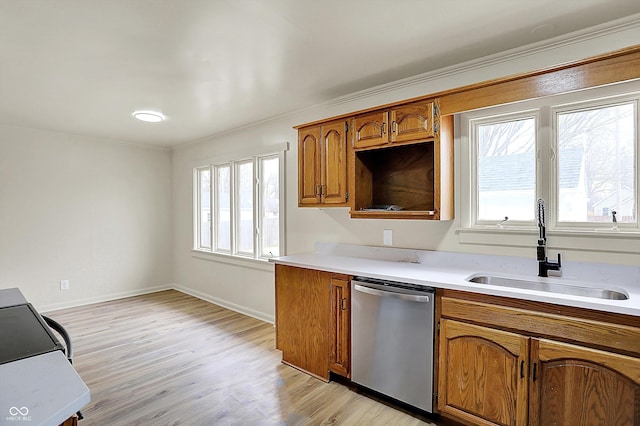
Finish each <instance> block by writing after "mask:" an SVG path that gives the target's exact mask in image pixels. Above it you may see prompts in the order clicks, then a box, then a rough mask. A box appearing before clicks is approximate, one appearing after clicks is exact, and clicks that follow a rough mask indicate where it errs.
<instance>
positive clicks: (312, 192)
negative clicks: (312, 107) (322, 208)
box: [298, 126, 321, 206]
mask: <svg viewBox="0 0 640 426" xmlns="http://www.w3.org/2000/svg"><path fill="white" fill-rule="evenodd" d="M320 149H321V146H320V127H319V126H317V127H310V128H305V129H300V130H299V131H298V205H300V206H303V205H309V204H318V203H320Z"/></svg>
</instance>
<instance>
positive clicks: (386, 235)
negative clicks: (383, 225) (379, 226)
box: [382, 229, 393, 246]
mask: <svg viewBox="0 0 640 426" xmlns="http://www.w3.org/2000/svg"><path fill="white" fill-rule="evenodd" d="M382 244H384V245H385V246H392V245H393V231H392V230H391V229H385V230H384V231H382Z"/></svg>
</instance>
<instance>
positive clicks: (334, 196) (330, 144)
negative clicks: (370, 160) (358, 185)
mask: <svg viewBox="0 0 640 426" xmlns="http://www.w3.org/2000/svg"><path fill="white" fill-rule="evenodd" d="M345 126H346V123H345V121H344V120H338V121H334V122H331V123H328V124H325V125H323V126H322V150H321V157H322V167H321V168H320V169H321V178H320V182H321V185H322V186H321V191H320V192H321V194H322V203H324V204H344V203H346V202H347V135H346V133H347V132H346V128H345Z"/></svg>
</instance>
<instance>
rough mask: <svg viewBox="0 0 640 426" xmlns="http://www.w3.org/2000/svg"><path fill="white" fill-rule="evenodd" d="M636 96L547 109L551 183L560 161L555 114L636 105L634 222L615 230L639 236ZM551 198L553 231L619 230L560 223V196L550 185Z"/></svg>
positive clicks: (595, 224) (609, 225) (608, 226)
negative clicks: (549, 126) (550, 153)
mask: <svg viewBox="0 0 640 426" xmlns="http://www.w3.org/2000/svg"><path fill="white" fill-rule="evenodd" d="M639 97H640V93H635V94H633V95H623V96H613V97H609V98H605V99H596V100H590V101H586V102H578V103H576V102H574V103H570V104H563V105H556V106H554V107H551V108H550V114H549V116H550V118H551V120H552V122H553V127H552V129H553V133H554V135H553V145H552V147H551V149H552V152H553V153H552V155H551V163H550V164H551V171H550V173H551V176H552V179H551V181H552V182H557V181H558V179H559V174H560V171H559V167H560V164H559V160H558V155H557V153H558V151H559V147H558V139H559V138H558V125H557V120H558V114H560V113H563V112H571V111H579V110H588V109H597V108H606V107H608V106H616V105H622V104H628V103H635V114H636V115H635V117H634V120H635V123H636V126H635V129H636V134H635V135H634V138H635V140H636V150H635V158H634V159H633V161H634V168H635V170H636V176H635V177H636V179H635V191H636V197H635V211H636V223H618V224H617V227H618V231H627V232H632V233H640V217H638V206H639V203H640V201H639V198H640V197H639V196H638V195H640V187H639V184H640V170H639V169H638V165H639V164H640V163H639V158H640V146H639V145H638V134H637V133H638V128H639V127H640V121H639V120H638V108H639V107H640V101H639ZM549 189H550V195H549V199H551V200H553V204H554V208H553V209H550V211H549V219H550V227H551V228H552V229H556V230H559V231H566V232H581V231H587V232H588V231H592V230H595V231H598V232H607V231H611V233H615V232H618V231H614V230H613V224H612V223H611V222H601V223H598V222H593V223H589V224H588V226H585V224H584V222H578V223H573V222H567V221H565V222H561V221H560V220H559V211H558V204H559V194H558V188H557V185H553V186H551V187H550V188H549Z"/></svg>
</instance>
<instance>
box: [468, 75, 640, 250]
mask: <svg viewBox="0 0 640 426" xmlns="http://www.w3.org/2000/svg"><path fill="white" fill-rule="evenodd" d="M629 88H630V89H631V90H628V89H629ZM639 90H640V84H638V83H637V82H633V83H629V84H625V85H620V86H619V87H615V88H598V89H592V90H586V91H582V92H577V93H571V94H566V95H559V96H553V97H548V98H544V99H537V100H533V101H527V102H520V103H516V104H512V105H503V106H498V107H493V108H486V109H483V110H478V111H472V112H469V113H465V114H461V116H460V117H459V118H460V120H459V125H460V131H461V134H462V135H461V138H460V139H461V142H462V144H463V148H462V149H463V152H462V156H463V161H466V162H468V168H467V170H468V172H467V171H466V170H463V171H462V172H461V174H462V176H461V177H462V183H463V185H465V186H467V187H468V188H469V189H470V195H471V196H470V200H468V201H466V200H463V203H462V204H463V208H462V209H463V211H462V213H463V214H462V216H463V218H462V220H461V226H462V229H469V230H473V229H484V230H486V229H500V230H503V229H508V228H510V229H512V230H515V229H522V230H524V229H535V227H536V201H537V199H538V198H543V199H544V200H545V201H546V204H547V220H548V222H549V225H550V226H549V229H550V230H552V231H554V230H555V231H567V232H593V231H605V232H606V231H611V232H618V231H626V232H640V227H639V225H638V217H637V207H638V199H639V195H638V192H639V191H638V183H639V182H640V173H639V172H638V157H639V154H638V146H639V142H638V127H639V118H638V105H639V104H640V91H639ZM463 169H464V168H463ZM614 211H615V212H616V213H615V221H614V217H613V212H614ZM475 242H478V240H475Z"/></svg>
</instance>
